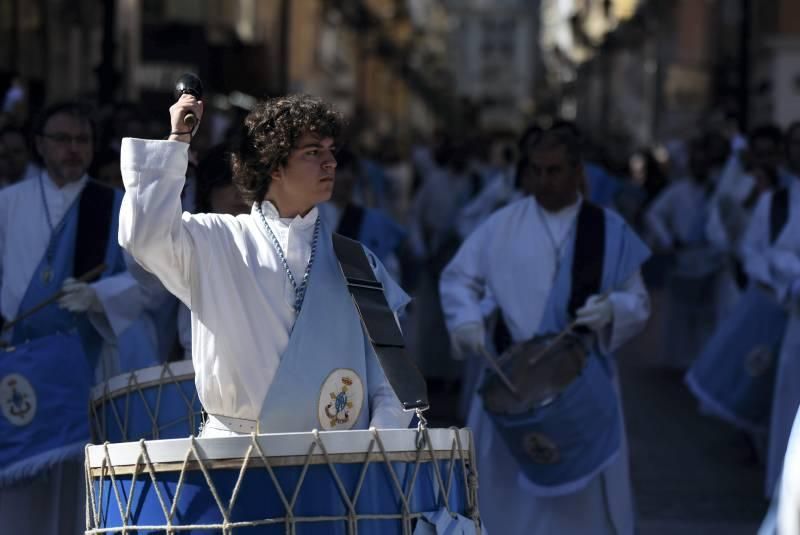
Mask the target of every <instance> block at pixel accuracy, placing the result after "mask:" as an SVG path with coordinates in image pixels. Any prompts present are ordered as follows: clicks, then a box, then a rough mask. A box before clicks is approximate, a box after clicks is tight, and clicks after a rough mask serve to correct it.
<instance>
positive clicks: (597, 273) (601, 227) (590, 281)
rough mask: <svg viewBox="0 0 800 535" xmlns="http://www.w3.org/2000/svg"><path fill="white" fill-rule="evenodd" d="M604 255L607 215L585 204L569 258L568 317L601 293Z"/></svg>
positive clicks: (592, 205) (595, 207) (580, 213)
mask: <svg viewBox="0 0 800 535" xmlns="http://www.w3.org/2000/svg"><path fill="white" fill-rule="evenodd" d="M605 256H606V214H605V212H604V211H603V209H602V208H600V207H599V206H597V205H596V204H592V203H590V202H588V201H584V202H583V204H582V205H581V211H580V212H579V213H578V223H577V228H576V230H575V252H574V253H573V255H572V290H571V292H570V298H569V306H568V308H567V310H568V311H569V314H570V316H574V315H575V312H576V311H577V310H578V309H579V308H581V307H582V306H583V304H584V303H585V302H586V299H588V298H589V296H591V295H594V294H596V293H598V292H599V291H600V287H601V283H602V280H603V263H604V261H605Z"/></svg>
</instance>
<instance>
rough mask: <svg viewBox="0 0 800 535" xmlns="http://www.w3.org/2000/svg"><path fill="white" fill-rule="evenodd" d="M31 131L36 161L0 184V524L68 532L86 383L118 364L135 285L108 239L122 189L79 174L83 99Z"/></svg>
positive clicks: (133, 317) (86, 139) (88, 142)
mask: <svg viewBox="0 0 800 535" xmlns="http://www.w3.org/2000/svg"><path fill="white" fill-rule="evenodd" d="M34 132H35V149H36V159H37V163H38V164H39V165H38V168H37V170H36V172H35V173H34V174H33V175H32V176H30V177H29V178H28V179H26V180H22V181H20V182H17V183H15V184H13V185H11V186H8V187H7V188H5V189H3V190H2V191H0V312H2V317H3V319H4V321H5V324H6V326H9V325H10V322H12V321H13V322H14V323H13V327H11V328H7V329H5V330H4V331H3V332H2V340H3V341H4V342H5V343H7V344H10V347H9V348H7V349H5V350H2V351H0V407H2V409H3V411H2V415H0V526H3V528H2V531H4V532H6V531H7V532H9V533H35V534H37V535H39V534H49V533H58V534H62V533H79V532H82V531H83V530H82V526H81V525H82V524H83V522H84V520H83V515H82V511H83V500H82V492H81V488H82V486H81V482H82V475H81V465H80V460H81V458H82V454H83V447H84V445H85V444H86V442H88V441H89V439H90V436H89V430H88V424H87V422H88V413H87V407H88V402H89V391H90V388H91V386H92V385H93V384H94V381H95V374H98V375H101V376H100V377H98V378H99V379H102V378H104V377H103V376H105V375H109V374H111V373H118V372H114V370H111V369H110V368H111V367H112V364H114V363H116V362H117V361H116V356H117V347H116V346H117V343H118V342H119V339H118V337H117V335H121V334H122V333H126V332H129V331H128V329H129V328H131V327H132V326H133V324H134V322H135V321H137V314H136V312H135V307H134V306H133V305H134V304H135V300H136V299H138V294H137V292H138V291H139V288H138V285H137V284H136V283H135V281H134V280H133V279H132V277H130V275H129V274H128V273H127V272H126V264H125V260H124V258H123V253H122V250H121V248H120V247H119V245H118V243H117V240H116V233H117V222H118V213H119V207H120V203H121V200H122V193H121V192H118V191H114V190H112V189H111V188H109V187H107V186H105V185H102V184H99V183H97V182H95V181H93V180H91V179H90V178H89V176H88V175H87V169H88V167H89V165H90V163H91V161H92V156H93V153H94V143H93V135H94V125H93V123H92V120H91V114H90V111H89V110H88V109H87V108H86V107H85V106H83V105H81V104H78V103H73V102H67V103H59V104H55V105H54V106H52V107H50V108H48V109H46V110H45V111H44V112H43V113H42V115H41V117H40V119H39V120H38V122H37V123H36V125H35V129H34ZM87 272H94V276H93V277H88V278H85V280H83V281H80V280H78V279H80V278H81V276H83V275H85V274H86V273H87ZM59 293H60V297H59V298H58V300H57V301H56V302H52V301H51V302H50V304H48V305H46V306H44V307H42V308H39V309H38V311H37V312H35V313H33V314H31V315H24V313H25V312H27V311H30V310H32V309H35V308H36V307H37V306H38V305H40V304H41V303H43V302H45V301H47V300H48V299H50V298H51V297H52V296H54V295H56V294H59ZM18 318H19V321H14V320H16V319H18ZM137 338H139V337H137ZM145 342H147V341H143V342H142V343H145ZM134 345H135V344H134ZM126 347H127V348H128V349H130V350H131V351H135V350H136V348H135V347H132V346H126ZM151 354H152V353H151ZM48 508H49V509H48ZM32 511H41V512H42V514H37V515H34V516H32V515H27V514H25V513H27V512H32Z"/></svg>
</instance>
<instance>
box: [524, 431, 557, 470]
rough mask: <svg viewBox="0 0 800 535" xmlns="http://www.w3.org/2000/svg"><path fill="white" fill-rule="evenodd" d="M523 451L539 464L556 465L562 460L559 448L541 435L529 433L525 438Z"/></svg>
mask: <svg viewBox="0 0 800 535" xmlns="http://www.w3.org/2000/svg"><path fill="white" fill-rule="evenodd" d="M522 449H523V451H525V453H526V454H527V455H528V457H530V458H531V460H532V461H533V462H535V463H537V464H555V463H557V462H558V461H560V460H561V455H560V454H559V452H558V446H556V445H555V443H554V442H553V441H552V440H550V439H549V438H547V437H546V436H545V435H543V434H541V433H528V434H526V435H525V436H523V437H522Z"/></svg>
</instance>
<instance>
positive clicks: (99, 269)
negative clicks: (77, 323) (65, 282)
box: [0, 264, 106, 332]
mask: <svg viewBox="0 0 800 535" xmlns="http://www.w3.org/2000/svg"><path fill="white" fill-rule="evenodd" d="M105 270H106V265H105V264H98V265H96V266H95V267H93V268H92V269H90V270H89V271H87V272H86V273H84V274H83V275H81V276H80V277H78V278H77V279H76V282H89V281H90V280H92V279H93V278H95V277H97V276H98V275H100V274H101V273H103V271H105ZM63 295H64V291H63V290H59V291H57V292H56V293H54V294H53V295H51V296H50V297H48V298H47V299H45V300H44V301H42V302H41V303H39V304H38V305H35V306H33V307H31V308H29V309H28V310H26V311H25V312H23V313H22V314H20V315H19V316H17V317H16V318H14V319H13V320H11V321H9V322H8V323H6V324H5V325H3V329H2V331H0V332H5V331H7V330H9V329H10V328H11V327H13V326H14V325H16V324H17V323H19V322H21V321H22V320H24V319H26V318H29V317H30V316H32V315H34V314H36V313H37V312H39V311H40V310H41V309H43V308H44V307H46V306H47V305H49V304H51V303H54V302H56V301H58V300H59V299H60V298H61V297H62V296H63Z"/></svg>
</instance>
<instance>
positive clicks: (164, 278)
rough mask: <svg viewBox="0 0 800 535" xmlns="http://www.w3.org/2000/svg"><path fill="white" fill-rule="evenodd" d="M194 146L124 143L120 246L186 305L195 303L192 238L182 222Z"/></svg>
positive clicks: (127, 140)
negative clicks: (183, 203)
mask: <svg viewBox="0 0 800 535" xmlns="http://www.w3.org/2000/svg"><path fill="white" fill-rule="evenodd" d="M188 151H189V145H188V144H186V143H181V142H178V141H153V140H143V139H131V138H125V139H123V140H122V151H121V154H120V159H121V162H120V166H121V170H122V179H123V182H124V184H125V197H124V198H123V200H122V207H121V208H120V217H119V243H120V245H121V246H122V247H123V248H125V249H126V250H127V251H128V252H129V253H130V254H131V256H133V257H134V258H135V259H136V261H137V262H139V263H140V264H141V265H142V266H143V267H145V268H146V269H147V270H148V271H150V272H151V273H153V274H155V275H156V276H157V277H158V278H159V279H160V280H161V282H162V283H163V284H164V286H165V287H166V288H167V289H168V290H169V291H170V292H172V293H173V294H174V295H176V296H177V297H178V298H179V299H180V300H181V301H183V302H184V303H187V304H188V303H189V302H190V294H191V292H190V283H189V281H190V273H191V270H192V262H193V259H194V244H193V240H192V236H191V235H190V233H189V232H188V230H187V229H186V228H185V225H186V224H187V223H188V222H189V220H190V218H191V216H190V215H189V214H186V215H185V216H182V215H181V214H182V208H181V191H182V190H183V185H184V182H185V175H186V167H187V165H188V161H189V160H188Z"/></svg>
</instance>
